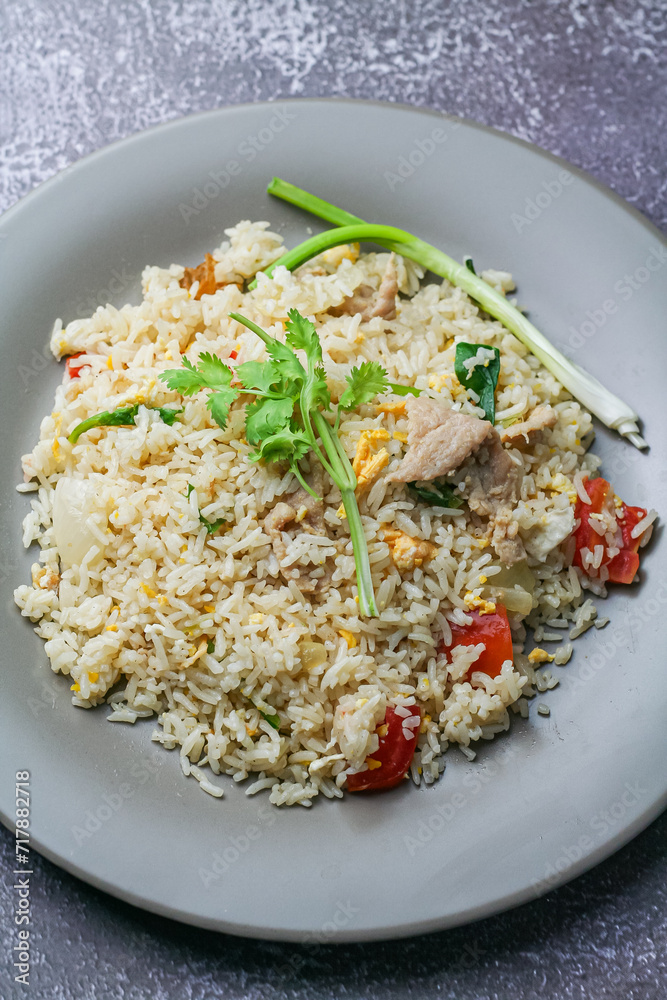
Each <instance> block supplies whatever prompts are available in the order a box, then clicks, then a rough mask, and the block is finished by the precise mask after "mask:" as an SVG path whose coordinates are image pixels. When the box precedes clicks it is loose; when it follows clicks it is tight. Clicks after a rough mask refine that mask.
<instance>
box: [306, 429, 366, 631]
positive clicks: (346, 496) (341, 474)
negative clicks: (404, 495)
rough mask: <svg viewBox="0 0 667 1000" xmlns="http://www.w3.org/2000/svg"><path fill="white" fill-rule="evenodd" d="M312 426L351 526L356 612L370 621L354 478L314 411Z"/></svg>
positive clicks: (329, 431) (335, 441)
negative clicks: (329, 465) (355, 577)
mask: <svg viewBox="0 0 667 1000" xmlns="http://www.w3.org/2000/svg"><path fill="white" fill-rule="evenodd" d="M313 423H314V424H315V427H316V429H317V432H318V434H319V435H320V438H321V440H322V444H323V446H324V450H325V451H326V453H327V455H328V457H329V461H330V462H331V464H332V466H333V468H334V471H335V475H334V476H333V477H332V478H333V480H334V482H335V483H336V484H337V485H338V487H339V488H340V494H341V499H342V501H343V506H344V508H345V513H346V514H347V523H348V525H349V527H350V537H351V539H352V551H353V552H354V561H355V564H356V567H357V590H358V591H359V595H358V596H359V612H360V614H362V615H364V616H365V617H369V618H371V617H374V616H375V615H377V607H376V604H375V593H374V591H373V579H372V576H371V564H370V559H369V558H368V545H367V543H366V536H365V535H364V526H363V524H362V522H361V514H360V513H359V505H358V503H357V498H356V495H355V492H354V491H355V489H356V486H357V477H356V475H355V473H354V469H353V468H352V466H351V465H350V460H349V458H348V457H347V455H346V454H345V451H344V449H343V446H342V444H341V443H340V440H339V439H338V437H337V435H334V433H333V431H332V429H331V427H330V426H329V423H328V421H327V420H326V419H325V417H324V415H323V414H322V413H320V412H318V411H315V412H314V413H313Z"/></svg>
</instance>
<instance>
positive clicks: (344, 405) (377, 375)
mask: <svg viewBox="0 0 667 1000" xmlns="http://www.w3.org/2000/svg"><path fill="white" fill-rule="evenodd" d="M346 381H347V389H346V390H345V392H344V393H343V395H342V396H341V397H340V400H339V402H338V407H339V409H341V410H354V409H356V408H357V406H363V404H364V403H369V402H370V401H371V399H373V397H374V396H377V395H378V394H379V393H382V392H385V391H386V389H387V387H388V385H389V383H388V382H387V373H386V371H385V370H384V368H383V367H382V365H381V364H379V363H378V362H377V361H364V362H363V364H362V365H360V366H359V368H353V369H352V371H351V372H350V374H349V375H348V376H347V379H346Z"/></svg>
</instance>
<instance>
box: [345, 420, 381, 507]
mask: <svg viewBox="0 0 667 1000" xmlns="http://www.w3.org/2000/svg"><path fill="white" fill-rule="evenodd" d="M390 437H391V435H390V433H389V431H386V430H384V428H380V429H379V430H374V431H362V432H361V437H360V438H359V443H358V444H357V453H356V455H355V456H354V461H353V462H352V468H353V469H354V472H355V475H356V477H357V488H356V490H355V493H356V494H357V496H360V495H361V494H362V493H365V492H366V490H367V489H368V488H369V487H370V486H371V484H372V483H374V482H375V480H376V479H377V477H378V476H379V475H380V473H381V472H382V470H383V469H384V467H385V466H386V465H387V464H388V462H389V452H388V451H387V449H386V448H380V450H379V451H377V452H376V451H375V450H374V449H375V448H376V447H377V444H378V442H380V441H388V440H389V439H390ZM336 513H337V514H338V517H340V518H344V517H345V508H344V507H343V505H342V504H341V505H340V507H339V508H338V510H337V511H336Z"/></svg>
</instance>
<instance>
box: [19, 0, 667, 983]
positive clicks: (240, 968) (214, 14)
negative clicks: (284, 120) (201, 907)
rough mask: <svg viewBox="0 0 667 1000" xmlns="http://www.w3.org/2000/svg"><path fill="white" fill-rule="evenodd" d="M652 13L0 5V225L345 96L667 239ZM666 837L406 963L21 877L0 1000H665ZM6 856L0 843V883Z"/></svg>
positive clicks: (660, 825) (526, 6)
mask: <svg viewBox="0 0 667 1000" xmlns="http://www.w3.org/2000/svg"><path fill="white" fill-rule="evenodd" d="M666 84H667V5H666V4H665V0H633V2H630V0H616V2H611V3H609V2H607V3H605V2H603V0H589V2H586V0H569V2H559V0H553V2H545V0H535V2H530V0H523V2H513V3H512V2H506V3H503V2H501V0H486V2H485V0H457V2H439V0H407V2H406V0H399V2H393V3H392V2H391V0H389V2H388V0H383V2H380V0H330V2H326V0H275V2H272V3H269V2H268V0H226V2H224V0H186V2H182V0H137V2H128V0H41V2H40V0H2V2H1V3H0V210H4V209H6V208H8V207H9V206H10V205H11V204H13V203H14V202H15V201H17V200H18V199H19V198H21V197H22V196H23V195H25V194H26V193H27V192H28V191H30V190H31V188H33V187H34V186H35V185H36V184H38V183H40V182H41V181H43V180H45V179H46V178H48V177H50V176H51V175H52V174H54V173H55V172H57V171H58V170H60V169H62V168H63V167H65V166H67V165H68V164H70V163H72V162H73V161H75V160H77V159H78V158H79V157H81V156H83V155H85V154H86V153H89V152H91V151H92V150H95V149H98V148H99V147H101V146H104V145H105V144H106V143H108V142H110V141H112V140H114V139H118V138H120V137H123V136H126V135H130V134H132V133H135V132H138V131H140V130H142V129H144V128H146V127H148V126H151V125H154V124H156V123H158V122H163V121H166V120H167V119H170V118H176V117H179V116H181V115H187V114H190V113H192V112H196V111H201V110H205V109H208V108H215V107H220V106H222V105H225V104H234V103H238V102H245V101H255V100H263V99H272V98H276V99H277V98H280V99H284V98H287V97H313V96H331V95H343V96H347V97H358V98H374V99H383V100H388V101H401V102H406V103H410V104H414V105H417V106H423V107H430V108H436V109H438V110H441V111H447V112H450V113H452V114H455V115H461V116H463V117H467V118H471V119H474V120H476V121H479V122H483V123H486V124H489V125H493V126H495V127H496V128H500V129H503V130H505V131H507V132H509V133H511V134H513V135H516V136H520V137H521V138H524V139H527V140H530V141H532V142H535V143H537V144H538V145H540V146H543V147H544V148H546V149H548V150H550V151H551V152H554V153H557V154H560V155H561V156H564V157H566V158H567V159H569V160H571V161H572V162H573V163H575V164H577V165H578V166H580V167H583V168H585V169H586V170H588V171H590V172H591V173H592V174H593V175H594V176H595V177H597V178H599V179H600V180H602V181H604V182H605V183H606V184H608V185H609V186H610V187H612V188H613V189H614V190H615V191H616V192H617V193H618V194H619V195H621V196H622V197H624V198H625V199H627V200H628V201H629V202H630V203H631V204H633V205H634V206H636V207H637V208H638V209H640V210H641V211H642V212H644V213H645V215H647V216H648V218H649V219H651V220H652V221H653V222H654V223H656V224H657V225H658V226H660V227H662V228H663V229H665V228H667V177H666V174H665V162H666V161H667V128H666V127H665V126H666V125H667V122H666V121H665V118H666V115H665V109H666V105H667V102H666V97H667V93H666V90H667V87H666ZM666 834H667V816H664V815H663V816H662V817H661V818H660V819H658V820H657V821H656V822H655V823H653V825H652V826H651V827H650V828H649V829H648V830H646V831H645V832H644V833H643V834H641V835H640V836H639V837H637V839H636V840H634V841H633V842H632V843H631V844H629V845H628V846H627V847H626V848H625V849H623V850H622V851H621V852H619V853H618V854H617V855H615V856H614V857H612V858H611V859H609V860H608V861H607V862H605V863H604V864H602V865H600V866H599V867H597V868H596V869H595V870H593V871H591V872H589V873H588V874H587V875H584V876H583V877H581V878H579V879H578V880H576V881H575V882H574V883H571V884H570V885H568V886H565V887H564V888H562V889H559V890H557V891H555V892H552V893H550V894H549V895H548V896H546V897H545V898H544V899H541V900H538V901H536V902H533V903H530V904H527V905H525V906H523V907H521V908H520V909H518V910H515V911H512V912H510V913H507V914H505V915H502V916H497V917H494V918H491V919H488V920H485V921H482V922H481V923H478V924H475V925H473V926H470V927H467V928H460V929H457V930H453V931H448V932H445V933H440V934H434V935H430V936H428V937H423V938H412V939H409V940H405V941H399V942H393V943H392V942H390V943H380V944H364V945H351V946H344V947H334V946H322V947H312V946H311V947H310V948H309V947H307V946H295V945H282V944H276V943H263V942H256V941H244V940H241V939H236V938H232V937H226V936H222V935H216V934H213V933H208V932H203V931H199V930H194V929H191V928H188V927H184V926H181V925H179V924H176V923H173V922H170V921H168V920H165V919H160V918H156V917H153V916H151V915H149V914H145V913H142V912H140V911H138V910H135V909H133V908H132V907H131V906H128V905H125V904H124V903H120V902H118V901H117V900H114V899H112V898H110V897H108V896H106V895H104V894H103V893H100V892H98V891H97V890H95V889H92V888H90V887H89V886H87V885H85V884H84V883H82V882H80V881H78V880H77V879H75V878H73V877H71V876H70V875H67V874H65V873H64V872H62V871H60V870H59V869H58V868H56V867H55V866H54V865H52V864H50V863H48V862H46V861H44V860H42V859H40V858H39V857H35V858H34V865H35V876H34V878H33V892H34V893H35V895H34V897H33V914H34V931H33V935H34V936H33V941H34V948H35V955H34V960H33V971H32V975H31V980H30V985H29V986H28V987H21V986H15V985H14V984H12V981H11V970H10V966H11V958H10V955H9V942H10V940H13V934H12V935H11V937H10V933H9V931H10V922H11V921H12V919H13V914H12V906H13V899H12V898H11V892H10V885H11V883H10V881H9V878H8V877H5V878H4V880H3V886H2V888H1V889H0V914H1V917H2V941H3V950H2V955H0V998H1V1000H9V998H10V997H14V996H29V997H32V998H37V997H39V998H49V1000H50V998H54V1000H70V998H72V1000H84V998H85V1000H139V998H145V997H150V998H156V1000H170V998H179V1000H181V998H182V1000H217V998H222V997H225V998H227V997H229V998H239V1000H240V998H248V1000H250V998H253V1000H255V998H262V1000H272V998H279V1000H288V998H309V1000H319V998H342V997H346V998H347V997H349V998H362V997H363V998H378V1000H379V998H430V997H447V998H456V1000H473V998H474V1000H491V998H494V1000H495V998H509V997H511V998H513V1000H532V998H537V997H540V998H551V997H553V998H568V1000H569V998H573V1000H574V998H577V1000H578V998H605V1000H607V998H609V1000H612V998H621V997H622V998H627V1000H664V998H667V838H666ZM11 846H12V838H11V837H10V835H9V834H8V833H7V831H5V830H4V829H2V830H1V831H0V850H1V851H2V865H3V870H4V871H5V872H7V871H8V870H9V869H10V868H11V867H12V855H13V851H12V852H10V847H11Z"/></svg>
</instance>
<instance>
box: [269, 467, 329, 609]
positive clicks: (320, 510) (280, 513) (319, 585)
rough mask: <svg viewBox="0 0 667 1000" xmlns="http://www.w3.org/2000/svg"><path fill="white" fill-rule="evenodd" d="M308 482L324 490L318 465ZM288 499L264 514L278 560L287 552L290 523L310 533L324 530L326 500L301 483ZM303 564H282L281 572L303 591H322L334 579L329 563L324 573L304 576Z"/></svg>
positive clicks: (315, 487)
mask: <svg viewBox="0 0 667 1000" xmlns="http://www.w3.org/2000/svg"><path fill="white" fill-rule="evenodd" d="M309 479H310V481H309V483H308V485H309V486H311V487H312V488H313V489H314V490H315V492H316V493H321V492H322V487H323V478H322V473H321V470H320V469H319V468H318V467H316V469H315V471H314V472H313V473H312V474H311V476H310V477H309ZM288 500H289V503H285V502H284V501H281V502H280V503H277V504H276V506H275V507H274V508H273V510H272V511H270V512H269V513H268V514H267V515H266V517H265V518H264V531H265V532H266V534H267V535H268V536H269V538H270V539H271V544H272V545H273V551H274V553H275V556H276V559H277V560H278V562H279V563H281V562H282V561H283V559H284V558H285V556H286V555H287V546H286V544H285V542H284V540H283V531H285V529H286V528H287V525H288V524H293V523H294V524H296V525H297V526H299V525H300V526H301V528H302V529H303V530H305V531H307V532H309V533H310V534H311V535H321V534H323V533H324V531H325V521H324V504H323V503H322V500H320V499H318V498H316V497H314V496H312V495H311V494H310V493H309V492H308V490H305V489H304V488H303V486H300V487H299V489H298V490H296V491H295V492H294V493H290V494H289V497H288ZM302 570H303V567H301V568H299V567H296V566H290V567H283V566H281V567H280V572H281V574H282V575H283V576H284V577H285V579H286V580H294V581H295V582H296V585H297V587H299V589H300V590H302V591H303V593H304V594H312V593H316V594H319V593H321V592H322V591H323V590H325V589H326V588H327V587H328V585H329V582H330V580H331V570H330V569H328V568H327V567H326V566H325V567H324V572H323V574H322V576H318V577H316V578H315V579H313V578H312V577H309V576H302Z"/></svg>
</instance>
